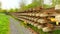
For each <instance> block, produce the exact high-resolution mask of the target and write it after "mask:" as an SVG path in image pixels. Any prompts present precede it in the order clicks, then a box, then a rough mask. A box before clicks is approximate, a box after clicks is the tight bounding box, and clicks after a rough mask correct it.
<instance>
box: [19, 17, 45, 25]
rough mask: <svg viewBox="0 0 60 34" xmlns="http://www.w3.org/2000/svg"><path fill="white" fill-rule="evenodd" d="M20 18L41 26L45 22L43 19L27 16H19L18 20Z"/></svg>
mask: <svg viewBox="0 0 60 34" xmlns="http://www.w3.org/2000/svg"><path fill="white" fill-rule="evenodd" d="M20 17H23V18H26V19H29V20H32V21H35V22H38V23H41V24H44V23H46V21H45V20H44V19H39V18H33V17H27V16H19V18H20Z"/></svg>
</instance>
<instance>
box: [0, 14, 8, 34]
mask: <svg viewBox="0 0 60 34" xmlns="http://www.w3.org/2000/svg"><path fill="white" fill-rule="evenodd" d="M8 31H9V19H8V16H7V15H5V14H3V13H0V34H7V33H8Z"/></svg>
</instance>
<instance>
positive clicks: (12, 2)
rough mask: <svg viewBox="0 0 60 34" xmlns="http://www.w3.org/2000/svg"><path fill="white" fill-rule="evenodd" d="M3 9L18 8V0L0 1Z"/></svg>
mask: <svg viewBox="0 0 60 34" xmlns="http://www.w3.org/2000/svg"><path fill="white" fill-rule="evenodd" d="M0 1H1V2H2V8H3V9H10V8H19V2H20V0H0Z"/></svg>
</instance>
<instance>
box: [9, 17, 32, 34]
mask: <svg viewBox="0 0 60 34" xmlns="http://www.w3.org/2000/svg"><path fill="white" fill-rule="evenodd" d="M9 19H10V30H11V31H10V32H11V34H33V33H32V32H30V30H28V29H27V28H25V27H24V26H21V25H20V23H21V22H19V21H16V20H15V19H14V18H12V17H10V18H9Z"/></svg>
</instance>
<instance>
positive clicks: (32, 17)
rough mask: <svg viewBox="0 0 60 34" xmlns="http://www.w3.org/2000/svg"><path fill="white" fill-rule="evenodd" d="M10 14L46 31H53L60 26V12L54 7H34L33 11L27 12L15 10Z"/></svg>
mask: <svg viewBox="0 0 60 34" xmlns="http://www.w3.org/2000/svg"><path fill="white" fill-rule="evenodd" d="M10 14H11V15H13V16H15V17H16V18H18V19H20V20H23V21H25V23H26V24H27V23H28V24H31V25H33V26H34V27H37V28H38V29H42V30H43V31H44V32H50V31H53V30H55V29H56V28H59V27H58V26H60V20H59V19H60V18H59V17H60V14H58V13H57V12H56V11H55V10H54V8H50V9H41V10H36V9H34V10H32V11H29V10H27V11H25V12H13V13H10ZM55 26H56V27H55Z"/></svg>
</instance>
